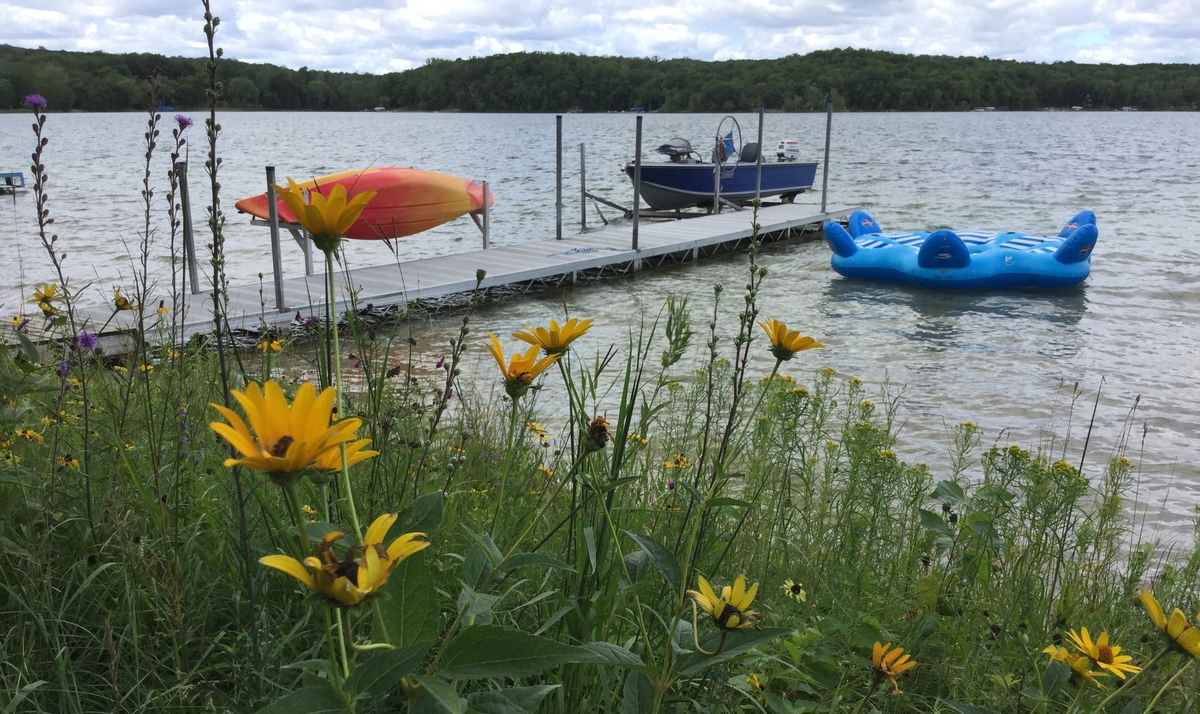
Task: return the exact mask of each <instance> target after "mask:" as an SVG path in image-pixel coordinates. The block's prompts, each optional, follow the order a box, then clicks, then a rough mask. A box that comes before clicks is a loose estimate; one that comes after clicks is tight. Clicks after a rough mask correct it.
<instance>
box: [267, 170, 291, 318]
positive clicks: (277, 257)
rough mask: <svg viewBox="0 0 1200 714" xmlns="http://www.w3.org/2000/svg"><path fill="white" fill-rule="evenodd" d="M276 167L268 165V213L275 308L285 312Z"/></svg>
mask: <svg viewBox="0 0 1200 714" xmlns="http://www.w3.org/2000/svg"><path fill="white" fill-rule="evenodd" d="M274 186H275V167H274V166H268V167H267V215H268V216H269V217H270V221H271V269H272V270H273V271H274V272H275V309H276V310H278V311H280V312H283V311H284V310H286V309H287V306H286V305H285V304H284V302H283V255H282V251H281V248H280V246H279V206H277V205H276V204H275V188H274Z"/></svg>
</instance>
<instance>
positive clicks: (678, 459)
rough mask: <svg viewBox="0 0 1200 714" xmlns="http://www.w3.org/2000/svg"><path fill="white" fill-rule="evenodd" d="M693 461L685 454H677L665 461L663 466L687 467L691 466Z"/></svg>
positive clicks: (673, 467)
mask: <svg viewBox="0 0 1200 714" xmlns="http://www.w3.org/2000/svg"><path fill="white" fill-rule="evenodd" d="M691 465H692V462H691V461H688V457H686V456H684V455H683V454H675V456H673V457H671V459H670V460H669V461H664V462H663V466H666V467H667V468H669V469H686V468H687V467H689V466H691Z"/></svg>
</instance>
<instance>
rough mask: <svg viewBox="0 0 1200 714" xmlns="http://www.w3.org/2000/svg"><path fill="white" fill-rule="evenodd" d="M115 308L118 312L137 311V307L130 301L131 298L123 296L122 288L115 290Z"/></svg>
mask: <svg viewBox="0 0 1200 714" xmlns="http://www.w3.org/2000/svg"><path fill="white" fill-rule="evenodd" d="M113 307H115V308H116V309H117V311H118V312H120V311H121V310H136V309H137V305H134V304H133V303H132V302H130V301H129V298H127V297H125V296H124V295H122V294H121V288H113Z"/></svg>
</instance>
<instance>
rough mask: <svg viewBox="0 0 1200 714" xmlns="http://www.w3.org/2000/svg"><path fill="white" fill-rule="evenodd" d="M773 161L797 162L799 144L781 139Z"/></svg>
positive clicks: (791, 140) (792, 140)
mask: <svg viewBox="0 0 1200 714" xmlns="http://www.w3.org/2000/svg"><path fill="white" fill-rule="evenodd" d="M775 159H776V160H778V161H799V160H800V142H799V141H796V140H795V139H783V140H781V141H780V142H779V146H778V147H777V148H776V149H775Z"/></svg>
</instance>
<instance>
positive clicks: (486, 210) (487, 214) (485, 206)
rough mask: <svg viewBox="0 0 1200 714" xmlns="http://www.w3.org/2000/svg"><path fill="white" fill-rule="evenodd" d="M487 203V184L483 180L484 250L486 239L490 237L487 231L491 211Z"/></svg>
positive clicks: (486, 245)
mask: <svg viewBox="0 0 1200 714" xmlns="http://www.w3.org/2000/svg"><path fill="white" fill-rule="evenodd" d="M488 203H490V201H488V185H487V181H484V182H483V249H484V250H487V249H488V247H489V243H488V241H489V240H490V239H491V236H489V235H488V231H490V230H491V213H492V212H491V210H490V209H489V208H488Z"/></svg>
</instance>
